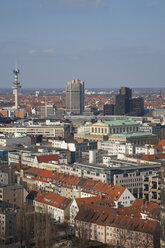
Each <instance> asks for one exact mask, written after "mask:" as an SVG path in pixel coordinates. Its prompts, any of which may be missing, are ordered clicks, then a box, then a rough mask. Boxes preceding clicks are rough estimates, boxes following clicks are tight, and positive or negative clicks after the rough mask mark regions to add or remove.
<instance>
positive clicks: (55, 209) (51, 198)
mask: <svg viewBox="0 0 165 248" xmlns="http://www.w3.org/2000/svg"><path fill="white" fill-rule="evenodd" d="M71 202H72V200H70V199H68V198H65V197H62V196H60V195H57V194H54V193H51V192H49V193H41V192H38V194H37V196H36V197H35V198H34V200H33V204H34V206H35V210H36V212H40V213H48V214H49V215H50V216H51V217H52V218H53V219H54V220H55V221H57V222H59V223H63V222H64V221H69V213H70V204H71Z"/></svg>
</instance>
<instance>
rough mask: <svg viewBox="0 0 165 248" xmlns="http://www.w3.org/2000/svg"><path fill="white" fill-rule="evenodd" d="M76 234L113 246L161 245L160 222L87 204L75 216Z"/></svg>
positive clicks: (129, 247) (150, 247) (130, 247)
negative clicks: (95, 208)
mask: <svg viewBox="0 0 165 248" xmlns="http://www.w3.org/2000/svg"><path fill="white" fill-rule="evenodd" d="M75 235H76V237H78V238H82V239H88V240H89V239H90V240H96V241H99V242H101V243H104V244H109V245H113V246H122V247H128V248H132V247H137V248H139V247H149V248H153V247H160V246H159V238H160V224H159V222H157V221H151V220H147V221H146V220H142V219H137V218H131V217H128V216H117V215H115V214H110V213H108V212H106V211H102V210H101V211H99V210H98V211H95V210H94V209H91V208H87V207H86V206H85V207H81V209H80V211H79V212H78V214H77V216H76V218H75ZM155 245H156V246H155Z"/></svg>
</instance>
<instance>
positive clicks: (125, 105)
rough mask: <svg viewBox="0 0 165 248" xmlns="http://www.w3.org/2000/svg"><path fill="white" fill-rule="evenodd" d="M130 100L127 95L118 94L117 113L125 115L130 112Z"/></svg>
mask: <svg viewBox="0 0 165 248" xmlns="http://www.w3.org/2000/svg"><path fill="white" fill-rule="evenodd" d="M129 107H130V101H129V98H128V97H127V96H126V95H120V94H119V95H117V96H116V105H115V114H116V115H125V114H127V113H129Z"/></svg>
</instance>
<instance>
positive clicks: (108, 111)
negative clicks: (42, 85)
mask: <svg viewBox="0 0 165 248" xmlns="http://www.w3.org/2000/svg"><path fill="white" fill-rule="evenodd" d="M103 108H104V109H103V110H104V115H114V104H105V105H104V107H103Z"/></svg>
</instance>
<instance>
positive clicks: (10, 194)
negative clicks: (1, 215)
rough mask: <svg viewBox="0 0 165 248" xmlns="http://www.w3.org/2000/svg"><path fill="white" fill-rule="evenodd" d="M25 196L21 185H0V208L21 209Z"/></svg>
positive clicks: (25, 193) (25, 192)
mask: <svg viewBox="0 0 165 248" xmlns="http://www.w3.org/2000/svg"><path fill="white" fill-rule="evenodd" d="M26 196H27V191H26V190H25V189H24V187H23V185H19V184H10V185H0V206H1V207H3V208H5V207H15V208H17V207H21V206H22V205H23V204H24V202H25V198H26Z"/></svg>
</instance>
